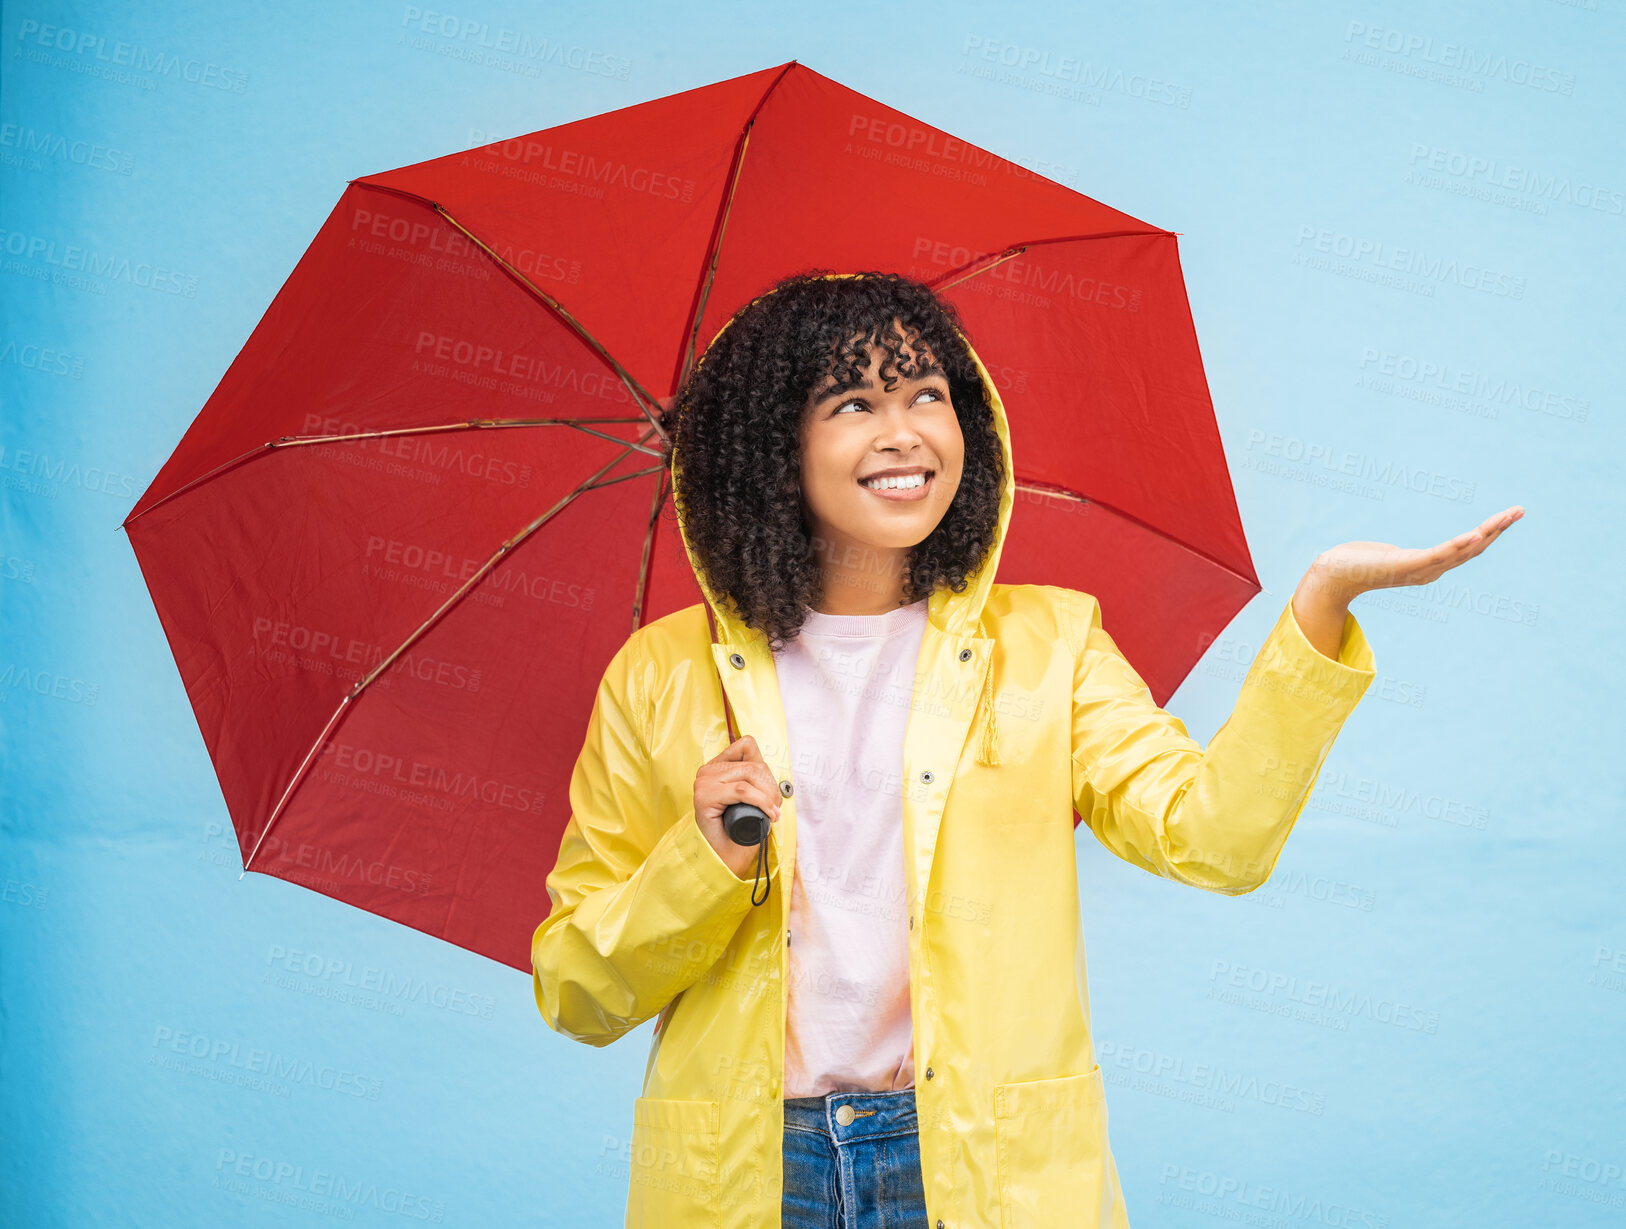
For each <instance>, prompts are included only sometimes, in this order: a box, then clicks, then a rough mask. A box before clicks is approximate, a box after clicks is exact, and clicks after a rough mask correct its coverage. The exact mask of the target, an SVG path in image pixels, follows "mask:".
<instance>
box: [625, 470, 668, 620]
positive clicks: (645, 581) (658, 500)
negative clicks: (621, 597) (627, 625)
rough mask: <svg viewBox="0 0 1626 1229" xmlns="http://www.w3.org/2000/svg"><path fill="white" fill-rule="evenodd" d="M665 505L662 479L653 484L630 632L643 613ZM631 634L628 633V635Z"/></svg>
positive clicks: (661, 471)
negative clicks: (650, 568)
mask: <svg viewBox="0 0 1626 1229" xmlns="http://www.w3.org/2000/svg"><path fill="white" fill-rule="evenodd" d="M643 472H644V473H646V474H652V473H663V474H664V473H665V467H664V466H663V467H661V469H660V470H647V469H646V470H644V471H643ZM665 503H666V479H665V478H664V477H663V478H662V479H661V480H660V481H659V482H657V483H656V484H655V498H654V500H653V501H652V502H651V503H650V505H649V526H648V528H646V529H645V530H644V551H643V555H642V556H641V557H640V558H639V560H638V591H637V592H636V593H634V594H633V596H632V630H633V631H637V630H638V620H639V618H640V617H641V616H642V615H643V612H644V598H645V597H646V596H647V592H646V591H647V590H648V588H649V557H650V554H651V553H652V551H653V549H654V546H655V522H656V521H658V520H659V519H660V515H661V506H662V505H663V504H665ZM628 634H629V635H630V634H631V633H630V632H629V633H628Z"/></svg>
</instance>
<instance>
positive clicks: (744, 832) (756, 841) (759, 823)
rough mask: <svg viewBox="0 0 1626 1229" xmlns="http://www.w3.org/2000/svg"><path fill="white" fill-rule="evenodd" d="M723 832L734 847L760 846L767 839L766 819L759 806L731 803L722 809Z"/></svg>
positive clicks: (747, 803) (746, 803)
mask: <svg viewBox="0 0 1626 1229" xmlns="http://www.w3.org/2000/svg"><path fill="white" fill-rule="evenodd" d="M723 831H724V832H726V833H728V839H729V840H731V841H733V842H734V843H735V844H736V845H760V844H762V842H763V841H765V840H767V839H768V817H767V815H766V814H764V813H763V810H762V808H761V807H759V806H753V805H752V804H751V803H749V802H731V803H729V804H728V806H726V807H725V808H723Z"/></svg>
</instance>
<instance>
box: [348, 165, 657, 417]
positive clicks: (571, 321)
mask: <svg viewBox="0 0 1626 1229" xmlns="http://www.w3.org/2000/svg"><path fill="white" fill-rule="evenodd" d="M368 186H369V187H378V186H379V185H377V184H369V185H368ZM419 199H421V198H419ZM429 205H430V207H431V208H432V209H434V211H435V212H436V213H438V214H440V216H441V217H443V218H445V219H446V220H447V221H448V222H450V223H451V224H452V225H453V226H455V227H457V229H458V230H460V231H462V232H463V233H464V234H465V235H467V236H468V237H469V239H470V240H471V241H472V242H474V243H476V244H478V245H479V246H480V249H481V250H482V251H484V252H485V253H486V254H487V255H488V256H490V257H491V259H492V260H494V261H496V262H497V263H498V264H499V265H501V266H502V267H503V268H504V269H506V270H508V272H509V275H510V276H512V277H513V278H514V279H515V280H516V281H518V282H519V283H520V284H521V285H522V286H524V287H525V288H526V289H528V290H529V291H530V292H531V293H532V294H534V295H535V296H536V297H537V298H539V299H541V300H542V301H543V302H544V303H546V304H547V305H548V306H549V307H550V308H552V309H553V311H554V313H555V314H556V315H557V316H558V317H559V318H560V319H561V320H563V321H564V322H565V323H566V324H567V325H569V326H570V328H571V329H573V330H574V331H575V332H576V334H577V335H578V336H579V337H581V339H582V340H583V341H585V342H586V343H587V344H588V345H589V346H591V347H592V348H593V350H594V351H596V352H597V353H598V356H599V357H600V358H602V359H603V360H604V361H605V362H606V363H608V364H609V365H610V369H611V370H612V371H614V372H615V374H616V375H617V376H618V377H620V380H621V382H622V383H623V384H625V385H626V386H627V391H628V392H629V393H631V394H632V399H633V400H634V401H635V402H637V403H638V408H639V409H640V410H642V411H643V413H644V417H645V418H647V419H648V420H649V425H650V426H652V427H654V428H655V434H657V435H659V436H660V437H661V442H662V443H663V444H666V443H668V442H669V441H668V439H667V435H666V428H665V427H663V426H661V421H660V416H659V415H657V414H656V413H655V412H654V410H653V409H651V406H653V405H654V404H655V399H654V398H653V397H651V396H650V395H649V394H648V393H647V392H645V391H644V389H643V388H642V387H641V386H640V385H639V383H638V381H636V380H634V379H633V378H632V375H631V373H629V372H628V371H627V369H626V368H625V367H623V366H622V365H621V364H620V363H619V362H618V361H617V360H616V357H615V355H613V354H611V353H610V352H609V350H607V349H605V347H604V344H603V343H602V342H600V341H599V339H598V338H596V337H594V336H593V335H592V334H591V333H590V332H588V331H587V326H586V325H584V324H582V322H581V321H580V320H578V319H576V317H575V316H572V315H571V314H570V312H569V311H568V310H567V309H566V308H565V305H564V304H563V303H560V302H559V300H558V299H555V298H554V297H553V296H552V295H550V294H548V293H547V292H546V291H544V290H543V289H541V288H540V287H539V286H537V284H536V283H535V282H533V281H531V279H530V278H528V277H526V276H525V275H524V274H523V273H521V272H520V271H519V270H518V269H516V268H515V267H514V266H513V265H512V264H510V263H509V262H508V261H506V260H504V259H503V258H502V257H501V256H500V255H498V254H497V252H496V250H495V249H494V248H492V247H491V245H489V244H488V243H486V242H485V241H484V240H483V239H481V238H480V237H479V236H478V235H476V234H475V233H474V232H473V231H471V230H470V229H469V228H468V227H467V226H464V225H463V223H461V222H459V221H458V220H457V219H456V218H454V217H453V216H452V215H451V214H450V213H448V212H447V211H446V208H445V206H443V205H441V204H440V202H438V201H430V202H429Z"/></svg>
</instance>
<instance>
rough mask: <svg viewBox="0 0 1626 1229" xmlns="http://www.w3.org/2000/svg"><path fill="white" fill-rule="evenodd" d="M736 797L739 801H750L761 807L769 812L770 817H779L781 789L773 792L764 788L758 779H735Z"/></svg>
mask: <svg viewBox="0 0 1626 1229" xmlns="http://www.w3.org/2000/svg"><path fill="white" fill-rule="evenodd" d="M733 794H734V797H735V799H736V800H737V801H739V802H749V803H750V804H751V805H752V806H755V807H760V808H761V809H762V810H764V811H766V812H767V813H768V816H769V818H770V819H778V818H779V791H778V790H777V789H775V790H772V791H771V792H770V791H769V790H768V789H766V788H764V786H763V784H762V782H760V781H757V780H744V781H735V782H734V789H733Z"/></svg>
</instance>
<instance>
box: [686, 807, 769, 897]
mask: <svg viewBox="0 0 1626 1229" xmlns="http://www.w3.org/2000/svg"><path fill="white" fill-rule="evenodd" d="M677 829H678V832H677V835H676V836H675V837H674V838H673V843H674V845H675V847H676V849H677V852H678V855H679V856H680V857H681V858H682V860H683V863H684V865H686V866H687V867H688V868H689V870H690V872H691V874H692V875H693V876H694V879H695V886H696V887H697V888H698V889H699V891H700V892H701V893H702V894H703V895H704V896H705V897H706V898H707V899H712V900H716V899H732V898H734V897H741V898H742V899H744V900H745V901H746V902H747V903H749V901H750V899H751V880H749V879H741V878H740V877H739V876H738V875H736V874H735V873H734V872H733V870H732V869H730V867H729V865H728V863H726V862H724V861H723V860H722V858H721V857H719V856H718V854H717V851H716V850H715V849H713V848H712V847H711V842H710V841H708V840H707V839H706V834H705V833H704V832H702V831H700V824H699V823H698V822H697V821H696V819H695V816H694V808H693V807H691V808H689V810H687V811H685V812H684V813H683V818H682V819H680V820H678V822H677Z"/></svg>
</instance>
